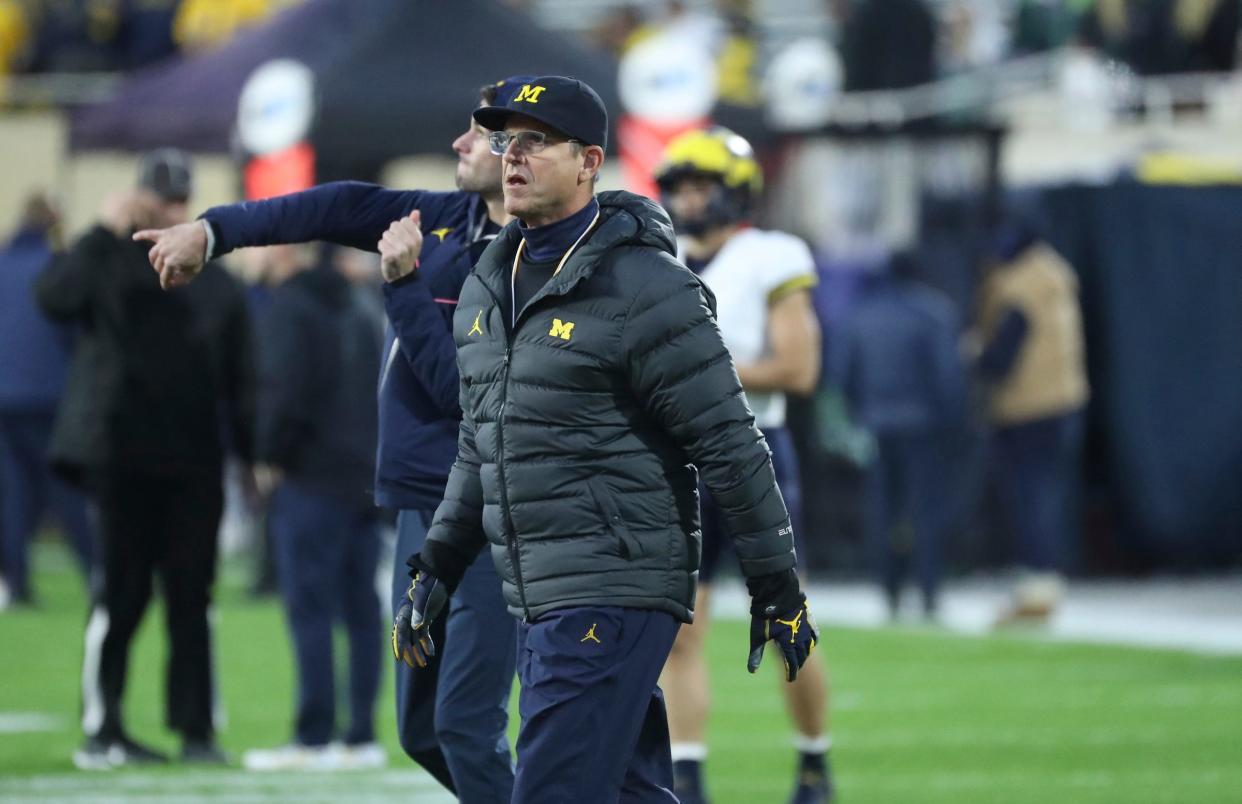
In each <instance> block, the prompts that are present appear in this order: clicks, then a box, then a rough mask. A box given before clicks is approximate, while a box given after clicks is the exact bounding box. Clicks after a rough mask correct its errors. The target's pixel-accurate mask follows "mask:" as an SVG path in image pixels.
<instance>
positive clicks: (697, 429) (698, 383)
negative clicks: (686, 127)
mask: <svg viewBox="0 0 1242 804" xmlns="http://www.w3.org/2000/svg"><path fill="white" fill-rule="evenodd" d="M656 259H660V260H663V261H664V262H666V263H667V264H666V265H661V266H659V267H658V269H657V270H655V271H651V272H650V274H651V276H652V278H651V280H650V281H648V282H647V284H646V285H645V287H644V288H643V290H642V291H640V292H639V294H638V296H637V297H636V298H635V300H634V302H633V304H632V305H631V307H630V310H629V313H628V315H627V318H626V322H625V329H624V333H623V339H622V340H623V349H624V358H625V361H626V363H627V366H628V371H629V376H630V383H631V387H632V388H633V390H634V392H635V394H636V395H637V397H638V398H639V399H640V400H641V401H642V402H643V404H644V405H645V407H646V409H647V411H648V412H649V413H650V415H651V416H653V417H654V418H655V419H656V421H658V422H659V424H660V425H661V426H662V427H663V428H664V429H665V430H666V431H667V432H668V433H669V434H670V435H671V436H672V438H673V439H674V440H675V441H676V442H677V444H678V445H680V446H681V448H682V449H683V450H684V451H685V452H686V454H687V455H688V456H689V457H690V460H691V461H693V462H694V464H695V465H696V466H697V467H698V469H699V472H700V474H701V475H702V478H703V482H704V483H705V484H706V485H707V488H708V489H709V490H710V491H711V492H712V496H713V497H714V498H715V499H716V501H717V503H718V504H719V505H720V508H721V509H722V510H723V512H724V515H725V521H726V522H727V524H728V528H729V531H730V533H731V535H732V537H733V542H734V546H735V549H736V551H737V554H738V558H739V559H740V561H741V567H742V572H743V573H744V574H745V575H746V576H747V577H748V578H752V577H756V576H761V575H769V574H772V573H777V572H782V571H785V570H788V569H790V568H792V567H793V566H794V564H795V558H794V549H793V529H792V527H791V526H790V521H789V513H788V512H787V511H786V509H785V502H784V500H783V499H782V497H781V493H780V489H778V488H777V485H776V476H775V474H774V472H773V470H772V459H771V453H770V452H769V451H768V446H767V442H766V441H764V438H763V436H762V435H761V434H760V432H759V430H758V429H757V428H756V427H755V418H754V415H753V414H752V413H751V411H750V408H749V407H748V406H747V404H746V398H745V396H743V394H742V385H741V383H740V382H739V381H738V378H737V371H736V370H735V369H734V367H733V360H732V358H731V357H730V356H729V352H728V350H727V349H726V348H725V345H724V341H723V339H722V338H721V335H720V330H719V328H718V327H717V325H716V319H715V310H714V308H715V299H714V297H713V296H712V295H711V291H709V290H708V289H707V288H706V287H705V286H704V285H703V283H702V282H700V281H699V279H698V278H697V277H696V276H694V274H692V273H690V271H688V270H686V269H685V268H684V267H682V266H681V265H680V264H678V263H677V262H676V261H674V260H673V259H672V258H671V257H668V256H666V255H660V256H659V257H656Z"/></svg>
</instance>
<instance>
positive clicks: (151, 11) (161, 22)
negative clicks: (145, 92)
mask: <svg viewBox="0 0 1242 804" xmlns="http://www.w3.org/2000/svg"><path fill="white" fill-rule="evenodd" d="M180 2H181V0H126V2H125V13H124V16H123V17H122V20H121V29H120V31H118V33H117V57H118V60H119V62H120V63H119V66H120V68H121V69H123V70H133V69H137V68H138V67H142V66H144V65H147V64H151V63H152V62H156V61H160V60H161V59H166V58H168V57H169V56H172V55H173V54H174V53H176V52H177V46H176V44H175V43H174V42H173V18H174V16H175V15H176V13H177V7H178V5H180Z"/></svg>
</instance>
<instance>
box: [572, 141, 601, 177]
mask: <svg viewBox="0 0 1242 804" xmlns="http://www.w3.org/2000/svg"><path fill="white" fill-rule="evenodd" d="M603 166H604V149H603V148H601V147H599V146H598V145H588V146H586V147H585V148H583V149H582V170H581V171H579V173H578V181H580V182H586V181H593V180H595V179H596V178H598V177H599V170H600V168H601V167H603Z"/></svg>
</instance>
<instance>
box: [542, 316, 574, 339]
mask: <svg viewBox="0 0 1242 804" xmlns="http://www.w3.org/2000/svg"><path fill="white" fill-rule="evenodd" d="M548 334H549V335H551V336H552V337H553V338H560V339H561V340H563V341H567V340H569V336H570V335H573V334H574V322H572V321H561V319H559V318H554V319H552V329H550V330H548Z"/></svg>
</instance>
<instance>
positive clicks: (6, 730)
mask: <svg viewBox="0 0 1242 804" xmlns="http://www.w3.org/2000/svg"><path fill="white" fill-rule="evenodd" d="M64 727H65V720H64V718H61V717H57V716H56V715H48V714H45V713H43V712H0V734H29V733H31V732H36V731H60V730H61V729H63V728H64Z"/></svg>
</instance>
